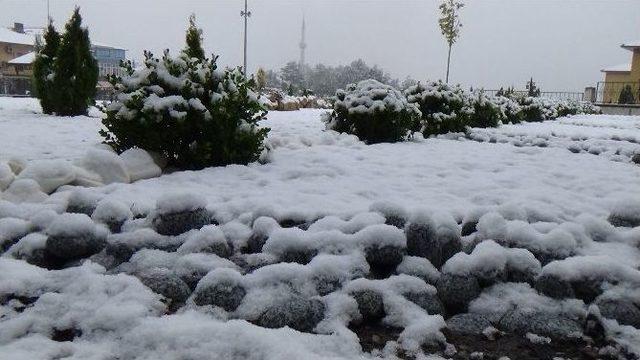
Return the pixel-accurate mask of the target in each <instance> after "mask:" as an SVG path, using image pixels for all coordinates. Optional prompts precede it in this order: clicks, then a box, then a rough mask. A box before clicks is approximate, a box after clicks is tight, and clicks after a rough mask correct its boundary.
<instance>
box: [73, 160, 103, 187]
mask: <svg viewBox="0 0 640 360" xmlns="http://www.w3.org/2000/svg"><path fill="white" fill-rule="evenodd" d="M73 171H74V172H75V173H76V179H75V180H74V181H73V182H72V183H71V185H75V186H83V187H98V186H104V183H103V182H102V178H101V177H100V175H98V174H95V173H93V172H91V171H89V170H87V169H83V168H81V167H79V166H75V165H73Z"/></svg>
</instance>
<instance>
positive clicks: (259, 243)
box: [243, 233, 269, 254]
mask: <svg viewBox="0 0 640 360" xmlns="http://www.w3.org/2000/svg"><path fill="white" fill-rule="evenodd" d="M268 239H269V238H268V237H267V236H266V235H263V234H256V233H254V234H252V235H251V237H250V238H249V240H248V241H247V246H246V247H245V248H244V249H243V251H244V252H245V253H247V254H256V253H259V252H262V247H263V246H264V244H265V243H266V242H267V240H268Z"/></svg>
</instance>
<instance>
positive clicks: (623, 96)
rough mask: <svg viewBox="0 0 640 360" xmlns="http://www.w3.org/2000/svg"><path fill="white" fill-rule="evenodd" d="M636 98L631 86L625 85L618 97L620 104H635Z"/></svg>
mask: <svg viewBox="0 0 640 360" xmlns="http://www.w3.org/2000/svg"><path fill="white" fill-rule="evenodd" d="M635 98H636V97H635V95H633V89H632V88H631V85H625V87H624V88H622V91H620V96H618V104H634V103H635V102H636V99H635Z"/></svg>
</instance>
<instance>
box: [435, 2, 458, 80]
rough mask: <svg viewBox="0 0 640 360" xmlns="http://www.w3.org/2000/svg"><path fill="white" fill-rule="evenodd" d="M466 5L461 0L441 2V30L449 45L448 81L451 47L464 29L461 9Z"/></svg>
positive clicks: (439, 21)
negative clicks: (461, 20)
mask: <svg viewBox="0 0 640 360" xmlns="http://www.w3.org/2000/svg"><path fill="white" fill-rule="evenodd" d="M462 7H464V3H463V2H462V1H461V0H443V2H442V4H440V13H441V16H440V19H439V20H438V23H439V24H440V30H441V31H442V35H444V38H445V40H446V41H447V44H448V45H449V55H448V56H447V78H446V82H447V83H448V82H449V67H450V65H451V48H452V47H453V44H455V43H456V41H457V40H458V37H459V36H460V29H462V22H460V16H459V14H460V9H462Z"/></svg>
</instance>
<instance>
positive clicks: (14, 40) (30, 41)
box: [0, 27, 36, 46]
mask: <svg viewBox="0 0 640 360" xmlns="http://www.w3.org/2000/svg"><path fill="white" fill-rule="evenodd" d="M0 42H3V43H9V44H21V45H32V46H33V45H34V44H35V43H36V38H35V36H33V35H32V34H22V33H19V32H15V31H13V30H11V29H7V28H3V27H0Z"/></svg>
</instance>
